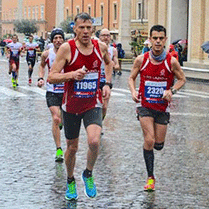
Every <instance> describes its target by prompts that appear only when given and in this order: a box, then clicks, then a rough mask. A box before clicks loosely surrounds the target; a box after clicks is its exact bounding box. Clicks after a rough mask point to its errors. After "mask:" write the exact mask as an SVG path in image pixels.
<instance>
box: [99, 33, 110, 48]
mask: <svg viewBox="0 0 209 209" xmlns="http://www.w3.org/2000/svg"><path fill="white" fill-rule="evenodd" d="M99 39H100V40H101V41H102V42H105V43H106V44H107V45H109V44H110V41H111V37H110V31H109V30H102V31H101V33H100V35H99Z"/></svg>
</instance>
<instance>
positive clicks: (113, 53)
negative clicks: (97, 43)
mask: <svg viewBox="0 0 209 209" xmlns="http://www.w3.org/2000/svg"><path fill="white" fill-rule="evenodd" d="M99 39H100V40H101V41H102V42H104V43H105V44H106V45H107V47H108V53H109V56H110V59H111V60H112V61H113V67H114V69H116V70H119V68H120V66H119V62H118V55H117V54H118V52H117V49H116V48H114V47H113V46H110V41H111V36H110V31H109V30H108V29H107V28H104V29H102V30H101V31H100V34H99ZM105 83H106V78H105V64H104V61H103V62H102V65H101V78H100V89H101V90H102V89H103V87H104V85H105ZM111 88H112V86H111ZM108 102H109V98H108V99H103V107H102V119H103V120H104V118H105V116H106V113H107V106H108Z"/></svg>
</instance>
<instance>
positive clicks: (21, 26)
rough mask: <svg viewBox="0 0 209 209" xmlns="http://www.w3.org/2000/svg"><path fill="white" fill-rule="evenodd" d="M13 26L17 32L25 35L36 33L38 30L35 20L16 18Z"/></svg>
mask: <svg viewBox="0 0 209 209" xmlns="http://www.w3.org/2000/svg"><path fill="white" fill-rule="evenodd" d="M14 26H15V29H16V31H17V32H18V33H24V34H25V35H29V34H33V33H36V32H37V31H38V30H39V28H38V26H36V21H35V20H16V21H15V22H14Z"/></svg>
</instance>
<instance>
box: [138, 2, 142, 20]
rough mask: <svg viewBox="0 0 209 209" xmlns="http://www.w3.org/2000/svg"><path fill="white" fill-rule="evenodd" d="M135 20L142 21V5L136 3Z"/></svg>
mask: <svg viewBox="0 0 209 209" xmlns="http://www.w3.org/2000/svg"><path fill="white" fill-rule="evenodd" d="M137 10H138V11H137V19H142V4H141V3H138V8H137Z"/></svg>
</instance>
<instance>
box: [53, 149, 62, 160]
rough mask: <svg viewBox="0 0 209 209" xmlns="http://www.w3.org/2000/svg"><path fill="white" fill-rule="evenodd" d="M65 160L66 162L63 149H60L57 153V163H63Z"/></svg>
mask: <svg viewBox="0 0 209 209" xmlns="http://www.w3.org/2000/svg"><path fill="white" fill-rule="evenodd" d="M63 160H64V158H63V151H62V149H58V150H57V153H56V157H55V161H56V162H63Z"/></svg>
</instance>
